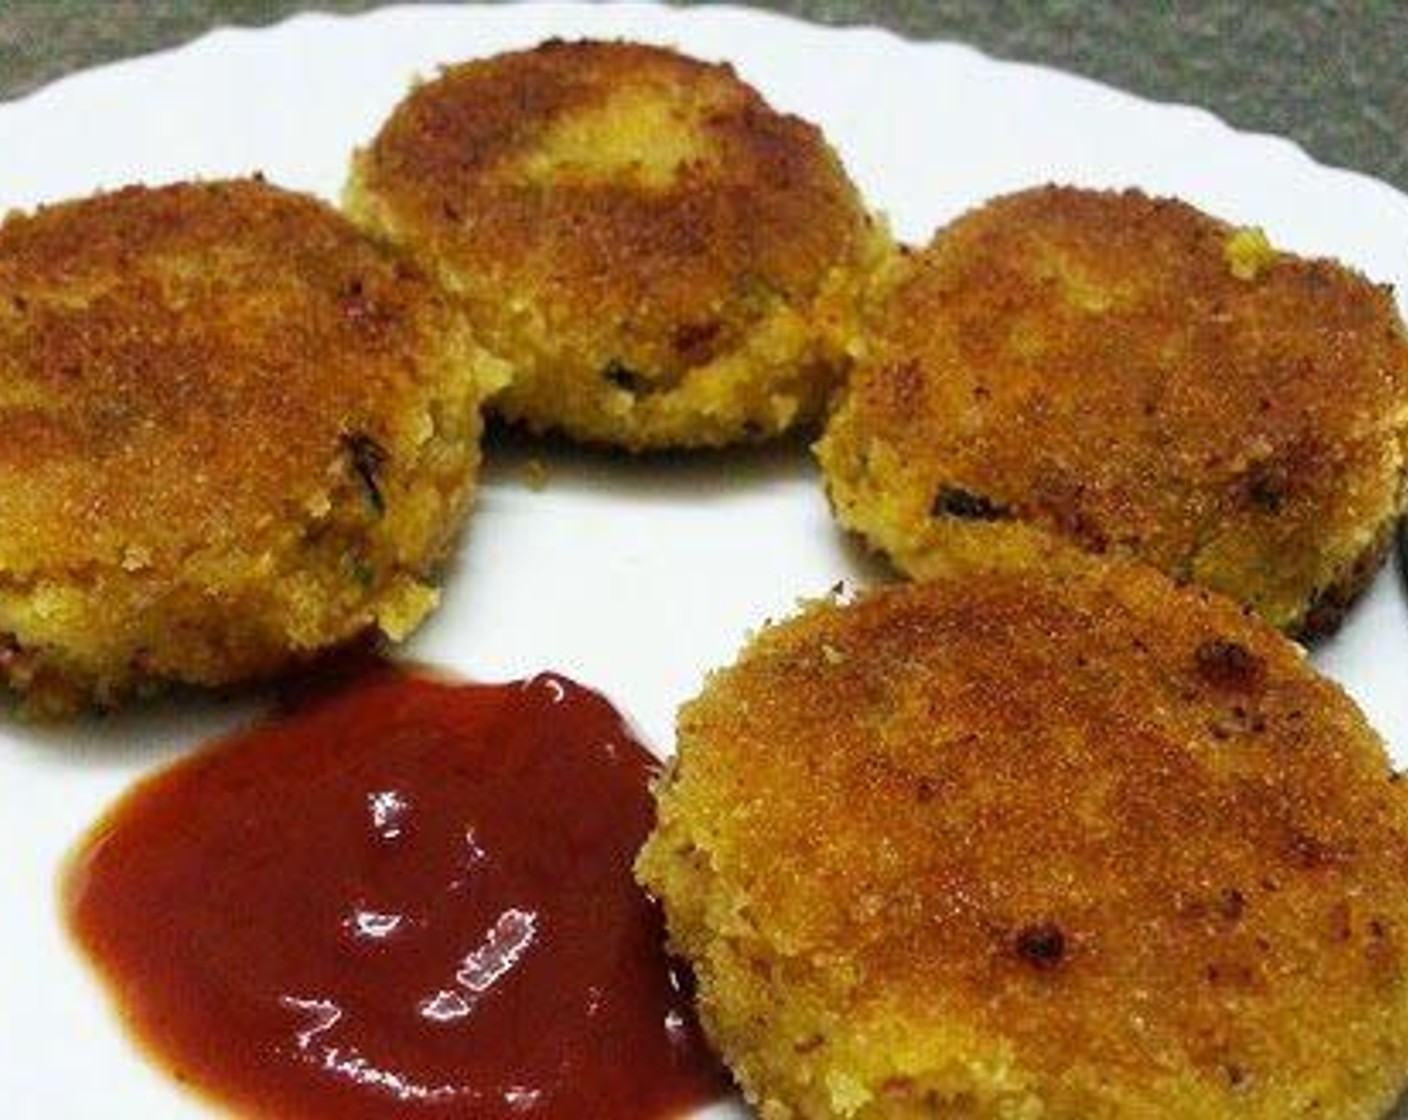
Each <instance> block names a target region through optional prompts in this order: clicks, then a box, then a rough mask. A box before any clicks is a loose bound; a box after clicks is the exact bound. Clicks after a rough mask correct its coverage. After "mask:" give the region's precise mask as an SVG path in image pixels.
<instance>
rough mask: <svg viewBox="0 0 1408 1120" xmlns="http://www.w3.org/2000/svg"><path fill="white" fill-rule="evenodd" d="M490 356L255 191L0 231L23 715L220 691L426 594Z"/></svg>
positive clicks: (456, 512) (311, 219)
mask: <svg viewBox="0 0 1408 1120" xmlns="http://www.w3.org/2000/svg"><path fill="white" fill-rule="evenodd" d="M495 376H496V370H495V367H494V363H493V362H492V361H491V360H489V359H488V358H486V356H485V355H484V354H483V353H482V352H481V351H479V350H478V349H477V348H476V347H475V345H474V344H473V343H472V342H471V340H470V338H469V337H468V335H467V334H466V332H465V330H464V327H463V326H462V324H461V322H460V318H459V316H458V315H457V314H456V313H455V312H454V311H453V310H452V309H451V308H450V306H449V305H448V303H447V302H446V301H445V300H444V299H443V297H441V296H440V295H439V293H438V291H437V290H436V288H435V286H434V285H433V284H432V283H431V282H430V281H429V280H428V279H427V278H425V277H424V276H423V274H421V273H420V272H419V271H418V270H417V269H415V268H414V267H413V266H412V265H410V264H409V263H408V262H406V261H404V260H402V259H400V258H399V257H398V256H397V255H394V254H393V253H391V252H390V251H388V250H385V249H383V248H381V247H379V246H377V245H375V244H373V243H372V242H370V241H369V240H368V239H367V238H366V237H365V236H364V235H363V234H361V233H360V232H359V231H358V230H357V229H356V228H355V227H353V226H352V225H351V224H350V223H349V222H347V221H346V219H344V218H342V217H341V216H340V215H338V214H337V212H336V211H334V210H333V209H331V208H330V207H328V206H326V205H325V204H323V203H321V202H318V201H316V200H314V199H311V198H307V197H303V196H299V195H296V194H292V193H289V192H286V191H283V190H279V189H276V188H274V187H272V186H268V185H266V184H264V183H263V182H262V181H256V180H248V181H229V182H211V183H202V184H195V183H187V184H177V185H172V186H167V187H161V188H147V187H129V188H127V189H124V190H119V191H116V192H114V193H110V194H104V195H99V196H96V197H93V198H90V199H86V200H82V201H76V202H68V203H63V204H60V205H55V206H50V207H45V208H42V209H40V210H39V211H37V212H36V213H34V214H32V215H24V214H12V215H11V216H10V217H9V218H8V219H7V220H6V221H5V222H4V224H3V226H0V672H3V674H4V676H5V677H6V678H7V679H8V681H9V683H10V684H11V685H12V686H14V687H15V688H17V689H19V690H20V691H22V692H23V693H25V694H26V696H25V699H26V701H27V704H28V707H29V708H30V710H31V711H36V712H40V713H49V714H61V713H64V712H68V711H71V710H73V709H74V708H76V707H78V706H81V705H83V704H87V703H96V704H98V705H100V706H109V705H112V704H115V703H118V702H120V701H121V700H123V699H124V698H126V697H127V696H129V695H130V694H132V693H133V692H134V691H144V690H146V689H147V688H148V687H149V686H152V685H154V684H156V683H158V682H162V681H180V682H189V683H195V684H203V685H217V684H225V683H229V682H234V681H240V680H244V679H247V678H251V677H258V676H264V675H267V674H269V673H273V672H276V671H278V670H279V669H280V668H282V667H283V666H284V665H285V664H286V663H287V662H289V661H290V660H292V659H296V658H300V657H303V656H306V655H308V654H311V653H313V652H315V651H317V650H319V649H321V648H323V647H325V646H328V645H330V644H334V643H337V642H340V641H343V640H345V639H348V638H350V637H352V636H354V635H357V634H359V633H360V632H362V631H364V630H368V629H372V628H376V629H379V630H380V631H382V632H383V633H385V634H387V635H390V636H392V637H394V638H400V637H402V636H404V635H405V634H406V633H407V632H408V631H410V630H411V629H413V628H414V627H415V626H416V625H417V623H419V622H420V620H421V618H422V617H423V616H424V615H425V614H426V613H427V612H428V611H429V610H430V609H431V607H432V606H433V605H434V603H435V600H436V592H435V589H434V586H433V583H432V582H431V572H432V570H433V568H434V565H435V563H436V561H437V560H438V559H439V558H440V557H441V555H442V554H443V553H444V551H445V549H446V547H447V545H448V544H449V542H450V541H451V539H452V537H453V535H454V533H455V531H456V528H457V526H458V524H459V522H460V520H461V515H462V514H463V512H464V510H465V508H466V505H467V503H468V501H469V497H470V494H471V492H472V482H473V477H474V473H475V468H476V465H477V462H478V455H479V452H478V440H479V431H480V417H479V411H480V400H481V397H482V396H483V394H484V392H485V391H486V388H487V387H488V386H489V385H490V384H491V383H492V381H493V379H494V377H495Z"/></svg>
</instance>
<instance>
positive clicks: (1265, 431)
mask: <svg viewBox="0 0 1408 1120" xmlns="http://www.w3.org/2000/svg"><path fill="white" fill-rule="evenodd" d="M875 335H876V337H875V338H874V339H873V340H872V351H873V357H872V359H871V360H868V361H867V362H866V363H865V364H864V365H863V367H862V368H860V369H858V370H857V371H856V372H855V374H854V376H853V377H852V378H851V381H850V384H849V388H848V391H847V392H846V394H845V396H844V399H843V401H842V403H841V405H840V407H839V408H838V410H837V412H836V413H835V414H834V416H833V418H832V420H831V422H830V425H829V427H828V430H827V432H826V435H825V437H824V438H823V440H822V441H821V443H820V444H819V445H818V451H819V455H820V458H821V462H822V465H823V467H824V469H825V472H826V479H827V485H828V489H829V492H830V496H831V500H832V504H833V506H834V508H835V510H836V513H837V515H838V517H839V518H840V520H841V522H842V523H843V524H844V525H846V526H847V527H849V528H852V529H855V530H857V531H859V532H861V533H863V534H864V535H865V536H866V537H867V538H868V539H869V540H870V542H871V543H872V544H874V545H875V546H876V547H878V548H879V549H881V550H883V551H885V552H887V553H888V554H889V555H890V556H891V557H892V559H893V560H894V561H895V563H896V564H897V565H898V566H899V567H900V568H901V569H902V570H904V571H906V572H908V573H910V574H912V575H915V576H925V575H929V574H932V573H934V572H937V571H943V570H946V569H955V570H956V569H958V568H961V567H962V566H964V565H966V564H968V563H972V562H975V561H976V562H978V563H980V564H991V563H1002V562H1014V563H1025V562H1027V561H1028V560H1029V558H1030V556H1031V555H1032V552H1033V550H1036V549H1042V548H1045V547H1046V545H1045V538H1046V537H1047V535H1048V534H1050V533H1055V534H1057V535H1059V536H1060V537H1061V538H1062V539H1064V540H1066V541H1068V542H1073V543H1074V544H1076V545H1078V546H1080V547H1082V548H1086V549H1093V550H1095V551H1101V552H1103V551H1106V550H1110V551H1115V552H1122V553H1128V554H1132V555H1135V556H1138V557H1140V558H1141V559H1144V560H1146V561H1148V562H1150V563H1153V564H1155V565H1157V566H1158V567H1160V568H1162V569H1163V570H1165V571H1166V572H1168V573H1170V574H1172V575H1174V576H1175V577H1177V578H1179V579H1189V580H1194V581H1197V582H1200V583H1203V584H1205V585H1207V586H1209V587H1213V588H1216V589H1217V590H1220V591H1223V592H1225V593H1227V594H1229V595H1231V596H1233V597H1234V598H1236V599H1238V600H1240V601H1242V602H1244V603H1249V604H1251V605H1252V606H1254V607H1255V608H1256V609H1257V610H1258V611H1259V612H1260V613H1261V614H1262V615H1263V616H1264V617H1265V618H1266V619H1267V620H1268V621H1270V622H1271V623H1273V624H1274V625H1276V626H1279V627H1282V628H1285V629H1287V630H1290V631H1293V632H1316V631H1323V630H1326V629H1329V628H1331V627H1332V626H1333V625H1334V624H1335V622H1336V621H1337V619H1338V615H1339V614H1340V613H1341V612H1342V611H1343V609H1344V607H1345V606H1346V604H1347V602H1348V601H1349V600H1350V599H1352V598H1353V595H1354V593H1355V592H1356V591H1357V590H1358V589H1359V588H1360V587H1361V586H1362V585H1363V584H1364V583H1365V582H1367V580H1368V579H1369V578H1370V577H1371V576H1372V575H1373V573H1374V571H1375V570H1376V569H1377V566H1378V561H1379V559H1381V557H1382V555H1383V551H1384V548H1385V546H1386V544H1387V541H1388V539H1389V536H1390V534H1391V525H1392V522H1393V520H1394V519H1395V518H1396V517H1397V515H1398V514H1399V512H1400V511H1401V510H1402V508H1403V505H1404V500H1405V493H1406V492H1405V486H1404V477H1405V466H1404V464H1405V441H1408V339H1405V335H1404V331H1403V325H1402V322H1401V320H1400V318H1399V316H1398V312H1397V310H1396V308H1395V307H1394V303H1393V299H1392V296H1391V294H1390V292H1389V291H1388V289H1386V288H1380V287H1375V286H1374V285H1372V284H1370V283H1369V282H1368V281H1366V280H1365V279H1364V278H1363V277H1361V276H1359V275H1358V274H1356V273H1353V272H1351V271H1349V270H1348V269H1346V268H1344V267H1342V266H1340V265H1337V264H1335V263H1333V262H1330V261H1324V260H1304V259H1301V258H1298V257H1293V256H1290V255H1287V254H1282V253H1278V252H1276V251H1275V250H1273V249H1272V248H1271V247H1270V246H1269V245H1268V244H1267V243H1266V241H1265V238H1263V237H1262V236H1261V235H1260V234H1259V233H1258V232H1257V231H1254V230H1236V229H1234V228H1232V227H1230V226H1228V225H1225V224H1223V223H1222V222H1219V221H1217V220H1215V219H1213V218H1210V217H1207V216H1206V215H1204V214H1201V213H1199V212H1198V211H1197V210H1194V209H1193V208H1192V207H1190V206H1187V205H1185V204H1183V203H1181V202H1175V201H1169V200H1156V199H1150V198H1147V197H1146V196H1144V195H1142V194H1140V193H1138V192H1136V191H1130V192H1126V193H1123V194H1115V193H1100V192H1095V191H1087V190H1076V189H1072V188H1055V187H1048V188H1044V189H1039V190H1032V191H1026V192H1024V193H1020V194H1016V195H1011V196H1008V197H1006V198H1002V199H999V200H998V201H996V202H992V203H990V204H988V205H986V206H984V207H982V208H981V209H979V210H977V211H975V212H973V213H971V214H969V215H967V216H966V217H963V218H961V219H960V220H959V221H957V222H956V223H955V224H954V225H952V226H951V227H949V228H948V229H946V230H943V231H941V232H940V233H939V234H938V235H937V236H936V237H935V239H934V241H933V242H932V244H930V245H929V247H928V248H927V249H925V250H923V251H922V252H920V253H918V254H917V255H916V256H914V257H913V258H912V259H911V260H910V261H909V262H908V263H907V265H906V266H905V268H904V270H903V277H902V279H901V280H900V282H899V283H898V285H897V287H895V288H894V290H893V292H892V295H891V297H890V298H889V300H888V302H887V304H886V306H885V307H884V309H883V311H882V312H881V313H880V315H879V325H878V326H877V328H876V331H875Z"/></svg>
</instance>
